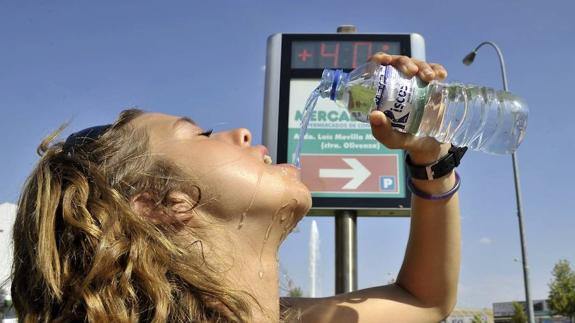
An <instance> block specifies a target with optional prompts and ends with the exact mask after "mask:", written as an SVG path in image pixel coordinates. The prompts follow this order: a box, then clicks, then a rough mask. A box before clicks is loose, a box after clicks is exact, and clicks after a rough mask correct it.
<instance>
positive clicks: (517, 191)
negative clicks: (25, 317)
mask: <svg viewBox="0 0 575 323" xmlns="http://www.w3.org/2000/svg"><path fill="white" fill-rule="evenodd" d="M483 45H490V46H491V47H493V48H494V49H495V51H496V52H497V57H499V65H500V67H501V78H502V79H503V89H504V90H505V91H509V87H508V85H507V72H506V69H505V61H504V60H503V54H502V53H501V50H500V49H499V46H497V44H495V43H493V42H490V41H485V42H482V43H481V44H479V45H478V46H477V47H476V48H475V50H474V51H473V53H476V52H477V50H479V48H481V46H483ZM474 56H475V55H473V57H474ZM471 61H473V59H471ZM471 61H470V62H469V63H471ZM511 161H512V164H513V180H514V183H515V201H516V203H517V220H518V222H519V239H520V242H521V259H522V263H523V282H524V287H525V300H526V303H527V304H526V308H527V317H528V319H529V323H534V322H535V317H534V311H533V302H532V300H531V285H530V282H529V265H528V262H527V245H526V242H525V229H524V227H523V202H522V199H521V185H520V183H519V166H518V165H517V155H516V153H515V152H514V153H513V154H512V155H511Z"/></svg>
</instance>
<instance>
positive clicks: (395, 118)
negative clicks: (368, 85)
mask: <svg viewBox="0 0 575 323" xmlns="http://www.w3.org/2000/svg"><path fill="white" fill-rule="evenodd" d="M418 90H419V86H418V84H417V78H416V77H411V78H408V77H407V76H405V75H404V74H403V73H401V72H399V71H398V70H396V69H395V68H393V66H390V65H386V66H382V68H381V69H380V73H379V80H378V84H377V93H376V95H375V106H376V107H377V109H378V110H380V111H382V112H383V113H384V114H385V115H386V116H387V117H388V118H389V120H391V125H392V126H393V127H394V128H395V129H397V130H399V131H401V132H413V131H412V129H411V124H412V123H413V119H415V114H416V113H417V112H419V111H417V94H418Z"/></svg>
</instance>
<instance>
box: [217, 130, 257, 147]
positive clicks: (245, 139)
mask: <svg viewBox="0 0 575 323" xmlns="http://www.w3.org/2000/svg"><path fill="white" fill-rule="evenodd" d="M222 135H223V137H226V139H227V140H230V141H231V142H232V143H234V144H236V145H238V146H240V147H249V146H251V144H252V133H251V132H250V131H249V130H248V129H246V128H237V129H233V130H229V131H226V132H225V133H222Z"/></svg>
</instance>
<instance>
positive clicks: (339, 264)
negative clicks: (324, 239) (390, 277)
mask: <svg viewBox="0 0 575 323" xmlns="http://www.w3.org/2000/svg"><path fill="white" fill-rule="evenodd" d="M356 221H357V211H356V210H336V211H335V293H336V294H341V293H347V292H351V291H354V290H356V289H357V225H356V224H357V223H356Z"/></svg>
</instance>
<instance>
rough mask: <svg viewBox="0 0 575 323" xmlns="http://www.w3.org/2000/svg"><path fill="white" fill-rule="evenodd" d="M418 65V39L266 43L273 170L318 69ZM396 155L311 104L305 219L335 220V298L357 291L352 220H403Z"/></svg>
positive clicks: (266, 128)
mask: <svg viewBox="0 0 575 323" xmlns="http://www.w3.org/2000/svg"><path fill="white" fill-rule="evenodd" d="M381 51H383V52H387V53H389V54H396V55H406V56H411V57H414V58H418V59H421V60H425V44H424V40H423V37H422V36H421V35H419V34H359V33H355V27H353V26H341V27H339V28H338V33H333V34H275V35H272V36H270V37H269V38H268V48H267V61H266V88H265V99H264V101H265V102H264V104H265V107H264V125H263V141H264V145H266V146H267V148H268V150H269V152H270V156H271V157H272V159H273V160H274V161H276V162H277V163H293V161H294V151H295V147H296V145H297V141H298V140H299V139H300V138H299V130H300V127H301V120H302V117H303V111H304V105H305V102H306V101H307V98H308V97H309V95H310V94H311V93H312V91H313V90H314V89H315V88H316V87H317V86H318V84H319V81H320V79H321V74H322V72H323V69H325V68H330V69H344V70H345V71H346V72H349V71H351V70H352V69H354V68H356V67H358V66H359V65H361V64H363V63H365V62H366V61H367V59H368V58H369V57H370V56H372V55H373V54H375V53H377V52H381ZM403 154H404V153H403V151H401V150H390V149H387V148H386V147H385V146H383V145H381V144H380V143H379V142H377V140H376V139H375V138H374V137H373V136H372V134H371V129H370V126H369V124H367V123H361V122H358V121H355V120H353V119H352V117H351V115H350V114H349V113H348V111H347V110H346V109H343V108H341V107H338V106H336V105H335V103H334V102H332V101H329V100H323V99H320V100H318V103H317V106H316V108H315V111H314V113H313V115H312V117H311V121H310V123H309V125H308V131H307V134H306V135H305V137H304V140H303V145H302V151H301V155H300V160H301V175H302V181H303V182H304V183H305V184H306V185H307V186H308V188H309V189H310V191H311V194H312V199H313V205H312V210H311V211H310V212H309V214H308V215H314V216H335V240H336V260H335V262H336V263H335V265H336V293H344V292H349V291H353V290H355V289H356V288H357V236H356V223H357V217H358V216H387V217H396V216H409V213H410V199H411V196H410V193H409V191H408V190H407V187H406V172H405V169H404V165H403V163H402V160H403V158H404V155H403Z"/></svg>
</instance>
